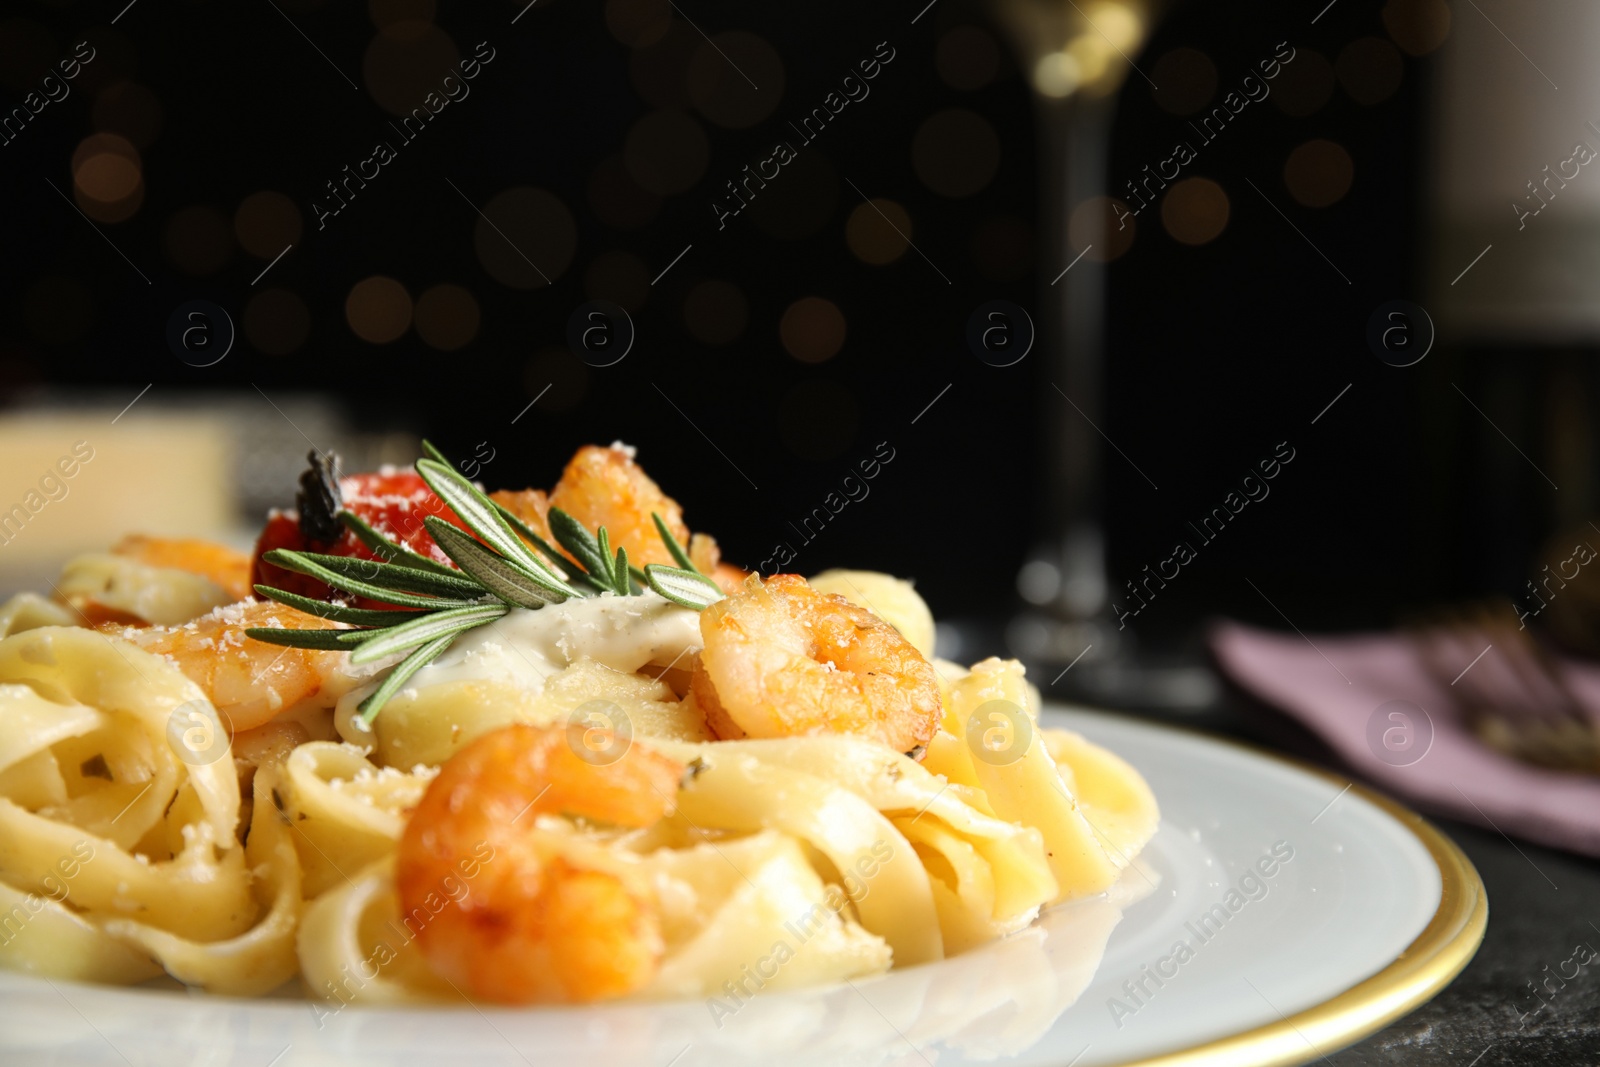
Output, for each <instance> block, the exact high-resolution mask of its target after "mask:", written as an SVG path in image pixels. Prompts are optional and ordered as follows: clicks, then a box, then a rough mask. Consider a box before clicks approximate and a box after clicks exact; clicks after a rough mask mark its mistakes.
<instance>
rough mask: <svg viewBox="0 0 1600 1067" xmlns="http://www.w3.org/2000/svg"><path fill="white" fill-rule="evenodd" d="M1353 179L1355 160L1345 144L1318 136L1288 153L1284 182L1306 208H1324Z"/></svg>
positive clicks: (1333, 201)
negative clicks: (1345, 147) (1346, 149)
mask: <svg viewBox="0 0 1600 1067" xmlns="http://www.w3.org/2000/svg"><path fill="white" fill-rule="evenodd" d="M1354 178H1355V163H1354V161H1353V160H1351V158H1350V153H1349V152H1347V151H1345V149H1344V146H1342V145H1338V144H1335V143H1334V142H1332V141H1327V140H1323V139H1321V138H1318V139H1316V140H1312V141H1307V142H1306V143H1305V144H1303V145H1301V146H1300V147H1298V148H1296V149H1295V150H1294V151H1293V152H1291V153H1289V159H1288V161H1287V162H1285V163H1284V165H1283V184H1284V185H1285V186H1287V187H1288V189H1289V195H1290V196H1292V197H1294V198H1295V201H1296V202H1297V203H1300V204H1304V205H1305V206H1306V207H1327V206H1328V205H1329V204H1334V203H1337V202H1338V201H1340V200H1342V199H1343V198H1344V194H1346V193H1348V192H1349V191H1350V183H1351V182H1352V181H1353V180H1354Z"/></svg>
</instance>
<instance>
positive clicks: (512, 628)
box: [0, 444, 1158, 1015]
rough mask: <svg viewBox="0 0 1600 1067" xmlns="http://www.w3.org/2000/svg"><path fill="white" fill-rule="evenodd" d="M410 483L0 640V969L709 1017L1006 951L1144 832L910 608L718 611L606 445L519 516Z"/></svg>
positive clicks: (100, 590) (863, 594)
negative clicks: (952, 656) (596, 1004)
mask: <svg viewBox="0 0 1600 1067" xmlns="http://www.w3.org/2000/svg"><path fill="white" fill-rule="evenodd" d="M425 448H426V451H427V453H428V455H427V456H426V457H425V458H423V459H421V460H419V461H418V462H417V464H416V468H415V470H414V471H413V470H396V469H391V468H385V469H383V470H381V471H378V472H375V473H367V474H341V473H340V472H339V471H338V469H337V466H336V462H335V460H334V459H333V457H331V456H324V455H319V454H317V453H313V454H312V456H311V467H310V469H309V470H308V471H307V472H306V474H305V475H304V476H303V477H302V479H301V486H300V492H299V494H298V497H297V499H296V507H295V508H294V509H293V510H283V511H276V512H274V513H273V514H272V515H271V516H270V517H269V518H268V520H267V522H266V525H265V527H264V528H263V529H262V531H261V533H260V537H259V540H258V542H257V544H256V546H255V550H254V551H253V552H252V553H242V552H237V551H234V550H233V549H230V548H227V547H225V546H222V545H218V544H211V543H208V542H202V541H193V540H174V539H161V538H154V537H146V536H139V535H134V536H130V537H127V538H124V539H123V540H122V541H120V542H119V543H117V544H116V545H115V547H113V548H111V549H110V550H109V551H107V552H104V553H97V554H93V555H88V556H82V557H79V558H76V559H74V560H71V561H70V562H68V564H67V565H66V567H65V568H64V570H63V572H62V574H61V576H60V578H59V579H58V580H57V581H56V582H55V583H53V589H52V593H51V595H49V596H45V595H40V594H35V593H24V594H20V595H18V596H16V597H14V598H13V599H12V600H10V601H9V602H7V603H6V604H5V605H4V606H3V607H0V964H4V965H5V966H7V967H10V968H13V969H18V970H23V971H28V972H33V973H36V974H39V975H43V976H46V977H51V978H68V979H77V980H84V981H95V982H107V983H122V984H136V983H141V982H144V981H147V980H149V979H152V978H157V977H160V976H161V975H163V974H165V975H169V976H171V977H172V978H175V979H177V980H178V981H180V982H183V983H185V984H186V985H189V986H192V987H197V988H199V989H203V990H206V991H211V992H216V993H222V994H229V995H235V996H253V995H260V994H264V993H267V992H270V991H274V990H278V989H279V988H280V987H283V986H285V985H286V984H288V983H293V982H296V981H298V982H299V984H300V988H301V989H302V990H303V991H304V993H305V994H306V995H308V996H311V997H314V998H323V999H325V1000H327V1001H337V1002H338V1003H339V1005H340V1006H343V1005H345V1004H395V1003H408V1002H426V1001H455V1002H458V1003H459V1002H460V1000H461V999H462V998H463V997H466V998H470V999H472V1000H475V1001H483V1002H498V1003H505V1004H534V1003H572V1002H589V1001H598V1000H605V999H612V998H624V997H633V998H674V997H706V998H712V999H710V1000H708V1004H711V1005H712V1009H711V1010H712V1012H713V1014H714V1015H715V1014H716V1012H717V1011H718V1010H719V1007H718V1006H719V1005H721V1006H723V1008H722V1010H726V1011H729V1012H731V1011H733V1010H736V1009H737V1007H738V1006H740V1005H742V1004H743V1003H745V1002H746V1001H747V1000H749V999H750V998H751V997H754V996H756V995H757V994H759V993H761V992H765V991H770V990H778V989H785V988H796V987H802V986H810V985H816V984H821V983H830V982H838V981H843V980H847V979H854V978H857V977H860V976H865V975H872V974H877V973H881V972H884V971H886V970H888V969H890V968H891V967H894V968H900V967H908V966H913V965H916V964H920V963H927V962H931V961H935V960H939V959H942V958H945V957H947V956H951V955H954V954H956V953H961V952H964V951H967V950H969V949H972V948H974V947H976V946H980V945H983V944H985V943H987V942H991V941H994V940H996V939H998V938H1002V937H1005V936H1006V935H1007V934H1010V933H1012V932H1015V931H1017V930H1020V929H1022V928H1024V927H1027V926H1028V925H1029V924H1030V923H1032V922H1033V921H1034V920H1035V919H1036V918H1037V917H1038V916H1039V914H1040V912H1041V910H1042V909H1045V908H1048V907H1050V906H1051V905H1052V904H1056V903H1059V902H1063V901H1067V900H1072V899H1077V898H1084V897H1090V896H1094V895H1096V894H1101V893H1103V892H1105V891H1106V890H1108V889H1109V888H1110V887H1111V886H1112V885H1113V883H1115V882H1116V881H1117V879H1118V877H1119V874H1120V873H1121V871H1122V870H1123V869H1125V868H1126V867H1127V866H1128V865H1129V864H1130V863H1132V862H1133V859H1134V857H1135V856H1136V855H1137V854H1138V852H1139V851H1140V849H1141V848H1142V847H1143V846H1144V845H1145V843H1146V842H1147V841H1148V840H1149V839H1150V837H1151V836H1152V835H1153V834H1154V832H1155V828H1156V822H1157V817H1158V816H1157V808H1156V803H1155V799H1154V797H1153V796H1152V795H1151V792H1150V790H1149V788H1148V787H1147V786H1146V784H1145V782H1144V781H1143V780H1142V779H1141V778H1140V776H1139V774H1138V773H1137V772H1136V771H1134V770H1133V768H1131V767H1130V766H1129V765H1128V764H1126V763H1125V762H1123V761H1122V760H1121V759H1119V758H1117V757H1116V756H1115V755H1113V754H1112V753H1110V752H1108V751H1106V750H1104V749H1103V748H1100V747H1098V746H1096V745H1093V744H1090V743H1089V742H1087V741H1086V740H1084V739H1083V738H1082V737H1079V736H1078V735H1076V734H1074V733H1071V732H1069V731H1065V730H1057V729H1048V728H1044V727H1042V726H1041V725H1040V723H1039V707H1040V698H1039V694H1038V692H1037V690H1036V689H1035V688H1034V687H1033V686H1031V685H1030V684H1029V683H1028V682H1027V681H1026V679H1025V677H1024V673H1023V669H1022V666H1021V665H1020V664H1018V663H1016V662H1015V661H1010V660H1000V659H987V660H984V661H982V662H979V663H977V664H974V665H972V666H971V667H961V666H958V665H956V664H954V663H950V662H947V661H945V660H942V659H938V658H936V657H935V655H934V624H933V618H932V616H931V614H930V612H929V609H928V607H927V605H926V604H925V603H924V602H923V600H922V599H921V597H920V596H918V594H917V593H916V592H915V590H914V589H913V587H912V586H911V584H910V583H909V582H907V581H903V580H900V579H898V578H894V577H891V576H889V575H885V574H879V573H874V572H866V571H843V570H835V571H828V572H825V573H822V574H819V575H816V576H815V577H812V578H810V579H806V578H802V577H800V576H798V575H793V574H775V575H769V576H763V575H761V574H749V573H746V572H744V571H743V570H741V569H739V568H737V567H735V566H733V565H731V564H729V563H727V562H725V561H723V560H722V559H721V555H720V550H719V548H718V546H717V543H716V541H715V540H713V539H712V538H711V537H709V536H707V535H705V534H703V533H691V532H690V530H689V528H688V527H687V526H686V525H685V523H684V520H683V513H682V509H681V507H680V506H679V505H678V503H677V502H676V501H674V500H673V499H672V498H671V497H669V496H667V495H666V494H665V493H664V492H663V491H662V490H661V488H660V487H659V486H657V484H656V483H655V482H654V481H652V480H651V479H650V478H649V477H648V476H647V475H646V474H645V473H644V471H643V470H642V469H641V468H640V466H639V465H638V463H637V462H636V458H635V456H634V453H633V450H632V449H629V448H627V447H626V446H623V445H620V444H614V445H612V446H610V447H606V448H601V447H594V446H589V447H585V448H582V449H580V450H579V451H578V452H577V454H576V455H575V456H574V457H573V458H572V460H571V461H570V462H569V463H568V464H567V466H566V468H565V470H564V471H563V472H562V474H561V477H560V480H559V481H558V482H557V483H556V485H555V486H554V487H553V488H552V489H551V490H550V491H549V492H548V493H547V492H545V491H542V490H536V489H521V490H502V491H498V492H494V493H487V492H485V491H484V490H483V489H482V488H481V487H480V486H478V485H476V484H475V483H473V482H471V481H469V480H468V479H467V478H466V477H464V476H463V475H462V473H461V472H460V470H459V469H458V468H457V467H456V466H455V465H452V464H451V463H450V462H449V461H448V460H447V459H446V458H445V457H444V456H443V455H441V454H440V453H439V452H438V451H437V450H435V449H433V448H432V446H425ZM285 502H286V503H287V501H285Z"/></svg>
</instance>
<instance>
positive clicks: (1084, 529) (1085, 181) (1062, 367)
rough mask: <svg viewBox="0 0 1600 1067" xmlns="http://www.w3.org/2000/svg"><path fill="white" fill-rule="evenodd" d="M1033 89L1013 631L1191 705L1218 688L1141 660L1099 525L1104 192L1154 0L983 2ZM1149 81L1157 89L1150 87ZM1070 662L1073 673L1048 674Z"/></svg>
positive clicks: (1155, 10)
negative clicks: (1025, 377)
mask: <svg viewBox="0 0 1600 1067" xmlns="http://www.w3.org/2000/svg"><path fill="white" fill-rule="evenodd" d="M990 6H991V10H992V12H993V14H994V16H995V17H996V19H997V21H998V22H999V23H1000V25H1001V26H1002V27H1003V29H1004V30H1005V32H1006V34H1007V35H1008V36H1009V38H1010V40H1011V44H1012V47H1013V49H1014V50H1015V53H1016V55H1017V58H1018V61H1019V63H1020V65H1021V67H1022V70H1023V71H1024V73H1025V74H1026V76H1027V78H1028V83H1029V85H1030V87H1031V89H1032V91H1033V99H1034V112H1035V115H1036V118H1037V122H1038V147H1039V155H1040V161H1041V170H1040V176H1039V178H1040V190H1041V194H1042V197H1041V203H1040V206H1039V232H1040V234H1041V235H1042V241H1041V244H1042V246H1043V247H1044V248H1045V249H1047V251H1046V253H1045V257H1044V259H1045V262H1046V263H1047V264H1048V266H1047V269H1046V271H1045V277H1046V278H1047V279H1048V280H1047V281H1046V283H1045V286H1044V294H1043V305H1042V306H1043V308H1044V309H1045V310H1044V313H1043V314H1042V315H1041V316H1040V320H1041V321H1040V322H1039V324H1038V330H1039V344H1040V350H1041V352H1042V353H1043V354H1044V356H1045V359H1046V360H1047V362H1048V371H1049V376H1050V382H1051V386H1052V387H1051V388H1050V389H1047V390H1044V391H1043V396H1042V398H1041V403H1042V405H1043V407H1042V408H1041V416H1042V423H1043V426H1044V446H1045V454H1044V457H1043V463H1041V465H1040V472H1041V479H1040V484H1039V485H1038V486H1037V491H1038V492H1039V493H1040V495H1041V498H1042V500H1043V502H1044V503H1043V508H1042V511H1043V519H1044V528H1043V537H1042V538H1041V540H1040V542H1039V543H1038V544H1037V545H1036V546H1035V548H1034V550H1033V552H1032V553H1031V555H1030V558H1029V560H1028V562H1027V563H1026V564H1025V565H1024V567H1023V569H1022V571H1021V573H1020V574H1019V575H1018V583H1017V584H1018V588H1019V591H1020V592H1021V594H1022V596H1023V599H1025V600H1026V601H1028V602H1029V604H1031V605H1033V607H1032V608H1031V609H1030V610H1028V611H1026V612H1024V613H1023V614H1021V615H1020V616H1018V617H1017V618H1016V619H1014V620H1013V621H1012V623H1011V626H1010V627H1009V630H1008V634H1007V637H1008V641H1009V643H1010V645H1011V647H1012V649H1013V651H1014V652H1016V653H1017V654H1018V655H1019V656H1021V657H1022V658H1023V659H1025V660H1028V661H1031V662H1034V663H1036V664H1040V665H1043V666H1044V667H1045V668H1046V669H1047V670H1049V671H1050V672H1051V673H1050V674H1049V675H1048V676H1049V677H1056V678H1059V679H1060V681H1061V682H1062V684H1060V685H1058V686H1056V687H1055V688H1054V690H1053V691H1054V692H1057V693H1073V694H1076V695H1079V696H1081V697H1084V698H1086V699H1093V700H1096V701H1099V702H1103V703H1110V704H1115V705H1122V706H1129V705H1142V706H1166V707H1175V706H1189V705H1199V704H1205V703H1207V702H1208V701H1209V700H1210V699H1211V698H1212V695H1213V684H1212V682H1211V679H1210V676H1209V674H1207V673H1206V672H1204V671H1202V670H1198V669H1195V668H1193V667H1189V668H1184V667H1177V668H1172V667H1168V668H1161V667H1155V666H1153V665H1151V664H1149V663H1137V662H1136V661H1135V659H1134V649H1133V648H1132V647H1131V644H1130V641H1129V639H1128V638H1129V634H1128V632H1127V631H1125V630H1119V629H1118V625H1117V621H1116V619H1115V618H1113V617H1112V614H1111V611H1110V597H1111V592H1112V591H1111V588H1110V581H1109V579H1108V577H1107V571H1106V550H1105V535H1104V528H1103V521H1102V520H1103V514H1104V497H1103V490H1104V484H1103V459H1104V451H1105V449H1104V444H1103V439H1102V437H1101V436H1100V430H1099V429H1098V428H1097V427H1102V426H1103V425H1104V414H1103V413H1104V408H1105V405H1104V397H1103V395H1102V394H1103V377H1104V376H1103V365H1104V358H1105V354H1104V337H1105V263H1106V262H1107V260H1109V259H1110V258H1111V256H1110V255H1109V253H1110V251H1111V241H1110V237H1111V228H1110V227H1109V225H1108V224H1109V223H1110V222H1111V221H1112V211H1111V208H1110V205H1109V202H1108V201H1106V200H1105V197H1106V185H1107V159H1108V154H1109V148H1110V135H1111V124H1112V120H1113V118H1114V117H1115V110H1116V98H1117V92H1118V90H1119V89H1121V87H1122V86H1123V84H1124V83H1125V82H1126V81H1127V80H1128V79H1129V78H1130V77H1132V78H1140V79H1144V80H1146V81H1148V80H1149V79H1148V75H1147V73H1146V72H1145V71H1144V70H1142V69H1141V66H1142V64H1140V61H1139V55H1140V52H1141V50H1142V49H1143V47H1144V44H1145V42H1146V41H1147V40H1148V38H1149V36H1150V33H1151V30H1152V28H1153V26H1154V24H1155V22H1156V21H1157V19H1158V18H1159V17H1160V15H1161V14H1162V13H1163V8H1164V7H1165V6H1166V5H1165V4H1164V3H1162V2H1160V0H1081V2H1080V0H990ZM1151 87H1152V89H1153V88H1155V86H1154V83H1152V86H1151ZM1068 665H1072V666H1073V667H1074V669H1073V670H1071V671H1070V673H1064V674H1061V675H1057V674H1056V673H1055V671H1056V670H1061V669H1062V668H1065V667H1067V666H1068Z"/></svg>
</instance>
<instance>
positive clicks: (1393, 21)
mask: <svg viewBox="0 0 1600 1067" xmlns="http://www.w3.org/2000/svg"><path fill="white" fill-rule="evenodd" d="M1382 17H1383V28H1384V29H1386V30H1388V31H1389V36H1390V37H1391V38H1392V39H1393V40H1394V43H1395V44H1397V45H1399V46H1400V47H1401V48H1402V49H1403V50H1404V51H1405V53H1406V54H1407V55H1412V56H1425V55H1427V54H1428V53H1429V52H1432V51H1433V50H1434V49H1436V48H1438V47H1439V46H1440V45H1442V44H1444V42H1445V38H1447V37H1449V36H1450V8H1449V7H1448V6H1447V5H1446V4H1445V2H1444V0H1389V2H1388V3H1387V4H1384V5H1383V13H1382Z"/></svg>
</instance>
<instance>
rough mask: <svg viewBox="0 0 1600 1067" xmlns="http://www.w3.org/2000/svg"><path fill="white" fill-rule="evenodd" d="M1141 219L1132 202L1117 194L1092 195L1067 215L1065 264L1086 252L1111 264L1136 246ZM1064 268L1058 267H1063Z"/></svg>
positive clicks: (1098, 260) (1086, 256) (1100, 260)
mask: <svg viewBox="0 0 1600 1067" xmlns="http://www.w3.org/2000/svg"><path fill="white" fill-rule="evenodd" d="M1137 234H1138V220H1137V219H1136V218H1134V216H1133V212H1131V211H1130V210H1129V209H1128V205H1127V204H1126V203H1124V202H1123V201H1121V200H1118V199H1117V198H1116V197H1114V196H1092V197H1090V198H1089V199H1087V200H1085V201H1084V202H1083V203H1081V204H1079V205H1078V206H1077V207H1075V208H1073V209H1072V214H1071V215H1070V216H1068V218H1067V242H1068V244H1070V245H1071V247H1070V248H1069V249H1067V250H1065V253H1064V254H1065V257H1066V258H1065V259H1063V260H1062V262H1061V267H1065V266H1066V265H1067V264H1068V263H1071V262H1072V260H1073V259H1074V258H1075V257H1076V256H1077V255H1078V253H1080V252H1082V253H1083V256H1084V258H1085V259H1092V260H1094V261H1095V262H1097V263H1109V262H1111V261H1112V260H1114V259H1116V258H1117V257H1119V256H1121V255H1122V254H1123V253H1125V252H1127V251H1128V249H1130V248H1132V247H1133V239H1134V237H1135V236H1136V235H1137ZM1061 267H1057V268H1056V269H1057V270H1060V269H1061Z"/></svg>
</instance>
